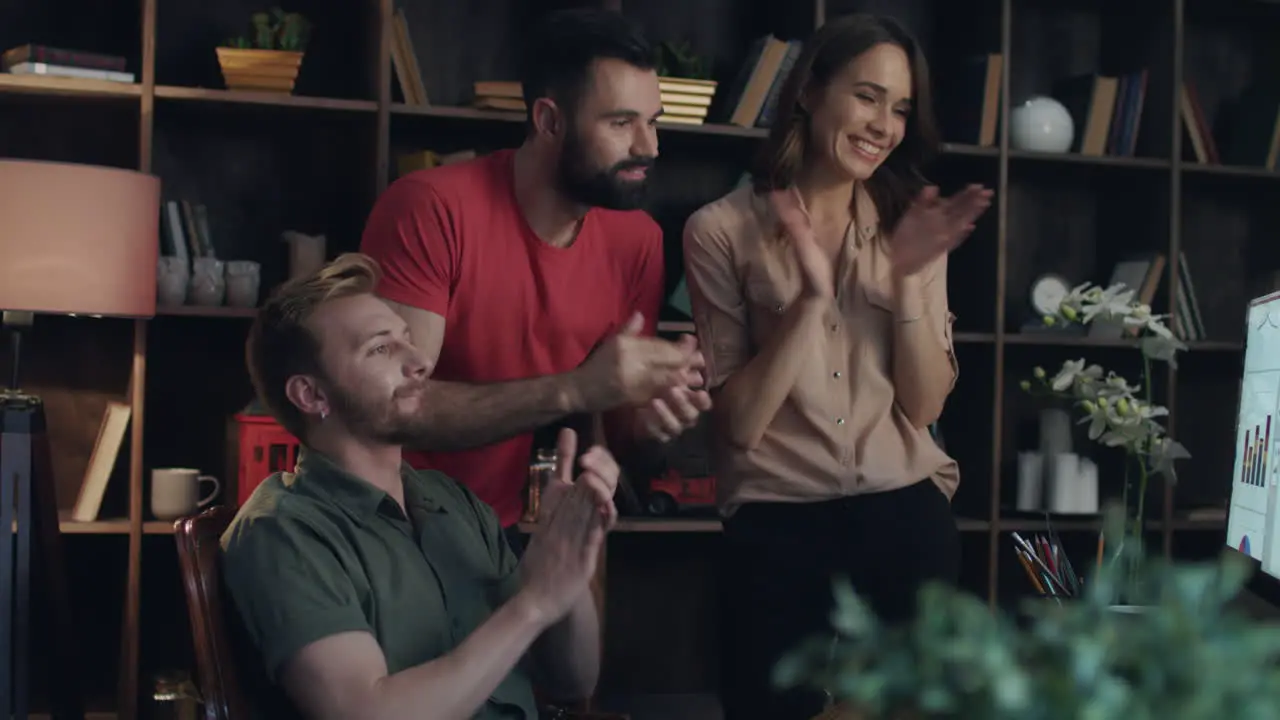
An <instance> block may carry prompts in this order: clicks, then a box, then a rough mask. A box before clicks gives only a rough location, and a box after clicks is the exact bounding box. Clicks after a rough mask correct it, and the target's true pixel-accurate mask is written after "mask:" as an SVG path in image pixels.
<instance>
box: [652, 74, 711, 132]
mask: <svg viewBox="0 0 1280 720" xmlns="http://www.w3.org/2000/svg"><path fill="white" fill-rule="evenodd" d="M658 89H659V90H660V91H661V93H662V117H661V118H659V120H658V122H669V123H679V124H682V125H701V124H702V123H704V122H706V120H707V109H708V108H710V107H711V100H712V98H714V97H715V94H716V81H715V80H693V79H690V78H676V77H664V78H658Z"/></svg>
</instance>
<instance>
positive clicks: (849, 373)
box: [684, 187, 960, 516]
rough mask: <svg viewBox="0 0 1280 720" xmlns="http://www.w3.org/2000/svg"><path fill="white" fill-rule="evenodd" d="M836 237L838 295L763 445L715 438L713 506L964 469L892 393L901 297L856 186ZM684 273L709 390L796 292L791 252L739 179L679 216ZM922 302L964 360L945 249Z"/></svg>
mask: <svg viewBox="0 0 1280 720" xmlns="http://www.w3.org/2000/svg"><path fill="white" fill-rule="evenodd" d="M855 211H856V219H855V221H854V224H853V225H852V226H850V229H849V231H848V233H847V234H846V236H845V239H844V248H843V251H842V252H841V254H840V257H839V268H838V269H837V271H838V273H839V275H838V277H839V278H840V282H839V283H838V284H837V287H836V301H835V303H833V304H832V308H831V309H830V310H828V311H827V314H826V316H825V317H824V319H823V323H822V326H821V327H822V332H821V336H820V337H814V338H811V339H810V340H811V342H808V343H805V346H806V348H808V350H806V352H805V354H806V359H805V361H804V366H803V369H802V370H801V374H800V378H799V380H798V381H797V382H796V384H795V386H794V387H793V388H792V389H791V392H790V394H789V395H788V396H787V400H786V401H785V402H784V403H783V404H782V406H781V408H780V409H779V410H778V412H777V414H776V415H775V416H774V418H773V421H772V422H771V423H770V424H769V427H768V429H767V430H766V431H765V434H764V437H763V439H762V440H761V442H760V443H759V444H758V445H757V446H756V447H755V448H753V449H747V448H744V447H740V446H737V445H735V444H733V443H731V442H729V441H728V440H727V439H725V438H723V437H717V438H716V442H714V443H713V446H714V447H713V450H712V451H713V456H714V457H713V460H714V466H715V468H716V482H717V495H718V504H719V506H720V511H721V513H722V514H724V515H726V516H728V515H731V514H732V513H733V512H734V510H736V509H737V507H738V506H739V505H740V504H742V503H744V502H752V501H779V502H804V501H814V500H826V499H831V498H837V497H842V496H848V495H856V494H861V493H870V492H880V491H884V490H892V489H896V488H900V487H904V486H907V485H910V484H912V483H915V482H917V481H919V480H922V479H924V478H931V479H932V480H933V481H934V482H935V483H937V485H938V487H939V488H940V489H941V490H942V491H943V493H944V494H946V495H947V497H951V496H953V495H954V493H955V490H956V486H957V485H958V484H959V482H960V473H959V468H958V466H957V464H956V462H955V460H953V459H952V458H950V457H948V456H947V455H946V453H944V452H943V451H942V450H941V448H939V447H938V445H937V443H936V442H934V440H933V437H932V436H931V435H930V433H929V430H928V428H917V427H915V426H913V425H912V423H911V422H910V421H909V420H908V419H907V417H906V415H905V414H904V413H903V411H902V408H901V407H899V406H898V405H897V403H895V402H894V387H893V380H892V378H893V371H892V364H891V362H892V353H893V334H894V322H895V318H894V316H893V308H894V307H895V304H894V301H893V298H892V292H893V282H892V279H891V275H890V272H889V271H890V265H889V263H890V259H889V256H888V255H887V253H886V248H885V245H884V242H885V241H884V240H883V238H882V236H881V235H880V234H879V232H878V227H879V222H878V218H877V215H876V212H875V206H874V203H872V201H871V199H870V197H869V196H867V194H866V193H865V192H863V191H861V190H860V191H859V193H858V197H857V206H856V208H855ZM684 255H685V272H686V276H687V283H688V287H689V294H690V299H691V302H692V306H693V313H694V322H695V324H696V327H697V333H698V339H699V345H700V347H701V348H702V350H703V354H704V355H705V356H706V360H707V371H706V374H707V386H708V387H709V388H712V389H715V388H717V387H719V386H720V385H722V384H723V383H724V382H725V380H727V379H728V378H729V376H730V375H732V374H733V373H734V372H735V371H737V370H738V369H739V368H741V367H743V366H744V365H746V363H747V362H748V361H749V360H750V359H751V358H752V357H753V356H754V354H755V349H756V348H758V347H760V346H761V345H762V344H763V343H764V342H765V339H766V338H768V337H769V335H770V333H771V332H772V331H773V328H774V327H775V326H776V323H777V322H778V319H779V317H780V316H781V315H782V314H783V313H784V312H785V311H786V310H787V308H788V306H789V305H790V303H791V302H792V301H793V300H794V299H795V298H796V297H797V296H798V295H799V293H800V289H801V283H802V280H801V277H800V271H799V267H798V265H797V263H796V260H795V254H794V251H793V250H792V248H791V245H790V243H789V241H788V240H787V238H786V236H785V235H783V234H782V233H781V230H780V225H779V223H778V220H777V218H776V216H775V215H774V212H773V210H772V209H771V207H770V206H769V203H768V201H767V198H766V197H765V196H761V195H756V194H755V193H754V192H753V191H752V189H751V188H750V187H743V188H739V189H738V190H735V191H733V192H732V193H730V194H728V195H726V196H725V197H723V198H720V199H719V200H716V201H715V202H712V203H710V204H708V205H706V206H704V207H703V208H701V209H700V210H698V211H697V212H696V213H694V215H693V216H692V217H690V218H689V221H688V222H687V223H686V225H685V231H684ZM921 287H922V289H923V292H924V293H925V297H924V298H923V304H924V308H925V312H927V313H932V314H934V320H935V322H934V323H933V326H934V327H937V328H940V332H939V333H938V338H937V340H938V343H939V344H940V345H942V346H943V347H944V348H945V349H946V351H947V354H948V356H949V357H950V359H951V371H952V377H951V384H950V387H954V386H955V379H956V377H957V373H958V366H957V364H956V360H955V350H954V346H953V344H952V338H951V328H952V324H953V323H954V321H955V316H954V315H952V314H951V312H950V310H949V308H948V306H947V264H946V256H945V255H943V256H942V257H941V258H940V259H939V260H938V261H937V262H936V263H935V264H934V265H933V266H932V267H931V268H928V269H926V270H925V271H924V274H923V281H922V283H921Z"/></svg>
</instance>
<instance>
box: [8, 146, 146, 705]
mask: <svg viewBox="0 0 1280 720" xmlns="http://www.w3.org/2000/svg"><path fill="white" fill-rule="evenodd" d="M159 222H160V181H159V179H158V178H156V177H154V176H151V175H147V174H144V173H140V172H136V171H131V170H123V169H119V168H109V167H97V166H91V165H77V164H73V163H61V162H40V161H31V160H11V159H3V158H0V311H3V325H4V327H5V329H6V330H8V331H9V335H10V337H11V339H12V351H13V366H12V368H11V373H10V375H11V377H10V378H9V382H8V385H7V387H4V388H2V389H0V619H2V622H0V716H9V715H11V716H12V717H14V718H23V719H25V718H26V717H27V714H28V705H29V699H28V694H29V685H30V682H29V677H28V665H29V662H30V654H29V651H30V641H31V637H30V635H31V629H30V627H31V622H30V621H31V607H32V605H31V603H32V598H33V592H32V591H33V589H34V588H33V583H32V581H31V577H32V570H33V566H32V559H33V558H32V553H33V551H34V552H36V553H38V555H37V556H36V558H35V559H36V561H37V562H38V563H39V565H38V566H36V568H38V570H39V571H40V573H41V574H42V575H43V579H44V580H45V583H46V589H47V590H48V593H49V595H48V598H47V601H48V603H49V605H48V607H49V613H50V615H51V616H52V621H53V627H52V628H50V629H51V631H52V633H53V634H52V640H53V643H51V645H52V647H51V650H52V651H53V654H52V658H53V660H54V662H56V663H57V665H56V667H57V668H58V671H59V675H60V676H62V677H64V678H67V679H69V681H70V683H71V686H70V687H67V686H60V687H59V691H58V692H57V693H54V695H53V698H51V699H52V701H53V703H54V705H55V707H54V708H52V709H53V710H54V715H53V717H55V718H63V717H77V718H83V717H84V705H83V697H82V696H81V693H80V688H79V685H78V682H79V667H78V666H77V664H76V653H75V652H74V648H73V640H72V638H73V635H72V631H71V626H70V621H71V608H70V598H69V591H68V588H67V580H66V575H65V566H64V565H63V559H62V543H61V537H60V536H61V531H60V529H59V526H58V507H57V497H56V493H55V488H54V481H53V477H52V471H51V466H50V450H49V442H48V437H47V435H46V423H45V413H44V405H43V403H41V401H40V398H38V397H36V396H35V395H33V394H31V393H28V392H24V391H22V390H21V389H19V380H20V374H19V362H18V361H19V359H20V357H19V356H20V351H21V345H22V331H23V330H24V329H25V328H27V327H29V326H30V325H31V324H32V322H33V320H34V316H35V315H40V314H53V315H88V316H103V317H126V318H149V317H152V316H154V315H155V310H156V262H157V256H158V254H159ZM67 351H68V352H74V349H72V348H67ZM15 524H16V531H14V532H10V530H9V528H10V527H12V526H14V525H15ZM33 531H34V536H33ZM15 541H16V543H17V547H16V548H15V547H14V545H13V543H14V542H15ZM33 541H34V545H33ZM15 549H16V552H15Z"/></svg>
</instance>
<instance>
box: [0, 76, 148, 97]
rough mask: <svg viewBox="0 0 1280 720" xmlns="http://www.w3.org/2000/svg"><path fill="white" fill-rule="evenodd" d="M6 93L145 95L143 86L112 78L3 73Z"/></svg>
mask: <svg viewBox="0 0 1280 720" xmlns="http://www.w3.org/2000/svg"><path fill="white" fill-rule="evenodd" d="M6 93H13V94H23V95H50V96H64V97H82V98H94V97H100V98H137V97H141V95H142V86H141V85H138V84H137V83H122V82H114V81H111V80H89V79H85V78H64V77H49V76H46V75H12V74H9V73H0V94H6Z"/></svg>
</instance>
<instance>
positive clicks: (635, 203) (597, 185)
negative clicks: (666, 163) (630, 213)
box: [557, 128, 653, 210]
mask: <svg viewBox="0 0 1280 720" xmlns="http://www.w3.org/2000/svg"><path fill="white" fill-rule="evenodd" d="M636 168H644V169H646V170H652V169H653V158H627V159H626V160H623V161H621V162H618V163H615V164H613V165H612V166H611V167H608V168H605V169H603V170H600V169H597V168H594V167H592V166H591V160H590V158H589V157H588V154H587V149H586V147H585V146H584V145H583V143H582V140H581V138H580V136H579V134H578V132H577V129H576V128H570V129H569V133H568V135H567V136H566V139H565V143H564V149H563V153H562V154H561V156H560V167H559V168H558V172H557V174H558V175H559V184H560V190H561V191H562V192H564V194H565V195H567V196H568V197H569V199H570V200H573V201H574V202H577V203H581V204H583V205H586V206H588V207H602V208H607V209H609V210H636V209H638V208H640V207H642V206H643V205H644V201H645V199H646V198H647V196H648V191H649V177H648V175H647V174H646V176H645V178H644V179H643V180H623V179H621V178H620V177H618V173H619V172H621V171H623V170H634V169H636Z"/></svg>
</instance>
